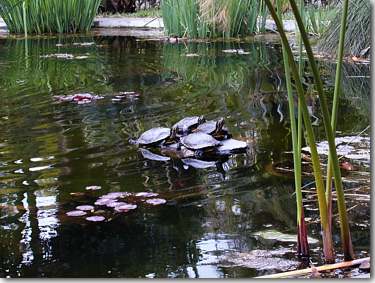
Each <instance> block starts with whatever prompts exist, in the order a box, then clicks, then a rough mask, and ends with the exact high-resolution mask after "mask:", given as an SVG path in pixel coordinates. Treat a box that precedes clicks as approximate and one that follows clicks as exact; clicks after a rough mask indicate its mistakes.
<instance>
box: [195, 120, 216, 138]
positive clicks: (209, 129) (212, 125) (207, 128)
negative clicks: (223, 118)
mask: <svg viewBox="0 0 375 283" xmlns="http://www.w3.org/2000/svg"><path fill="white" fill-rule="evenodd" d="M216 123H217V122H216V121H207V122H205V123H203V124H200V125H199V126H198V127H197V132H202V133H205V134H209V135H211V134H213V133H214V132H215V130H216Z"/></svg>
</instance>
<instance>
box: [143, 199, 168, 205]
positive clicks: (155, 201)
mask: <svg viewBox="0 0 375 283" xmlns="http://www.w3.org/2000/svg"><path fill="white" fill-rule="evenodd" d="M166 202H167V201H166V200H165V199H162V198H152V199H148V200H146V203H148V204H151V205H160V204H165V203H166Z"/></svg>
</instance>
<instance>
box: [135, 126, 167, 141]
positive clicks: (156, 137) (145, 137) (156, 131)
mask: <svg viewBox="0 0 375 283" xmlns="http://www.w3.org/2000/svg"><path fill="white" fill-rule="evenodd" d="M170 135H171V129H169V128H162V127H158V128H152V129H150V130H148V131H146V132H144V133H143V134H142V135H141V136H140V137H139V138H138V141H137V142H138V144H139V145H151V144H155V143H158V142H161V141H163V140H165V139H166V138H168V137H169V136H170Z"/></svg>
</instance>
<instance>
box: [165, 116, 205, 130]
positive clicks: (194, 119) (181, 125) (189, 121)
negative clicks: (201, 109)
mask: <svg viewBox="0 0 375 283" xmlns="http://www.w3.org/2000/svg"><path fill="white" fill-rule="evenodd" d="M204 122H206V118H205V117H204V116H203V115H202V116H191V117H185V118H183V119H182V120H180V121H178V122H177V123H176V124H174V125H173V126H172V128H175V129H176V130H177V134H179V135H185V134H189V133H190V132H191V131H192V130H193V129H195V128H196V127H197V126H199V125H200V124H202V123H204Z"/></svg>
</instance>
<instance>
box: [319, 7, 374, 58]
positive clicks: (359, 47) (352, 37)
mask: <svg viewBox="0 0 375 283" xmlns="http://www.w3.org/2000/svg"><path fill="white" fill-rule="evenodd" d="M340 28H341V21H340V17H336V18H334V19H333V20H332V22H331V24H330V25H329V27H328V28H327V30H326V32H325V33H324V34H323V36H322V37H321V39H320V43H319V50H320V51H322V52H324V53H328V54H332V55H333V56H335V55H336V53H337V50H338V43H339V33H340ZM370 46H371V5H370V1H368V0H356V1H354V0H351V1H349V9H348V20H347V30H346V37H345V43H344V54H350V55H355V56H362V57H369V56H370V53H371V52H370Z"/></svg>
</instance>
